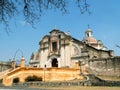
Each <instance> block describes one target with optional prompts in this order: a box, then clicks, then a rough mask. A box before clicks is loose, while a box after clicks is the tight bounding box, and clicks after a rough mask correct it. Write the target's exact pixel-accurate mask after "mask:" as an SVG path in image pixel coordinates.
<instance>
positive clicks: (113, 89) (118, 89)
mask: <svg viewBox="0 0 120 90" xmlns="http://www.w3.org/2000/svg"><path fill="white" fill-rule="evenodd" d="M32 88H33V87H32ZM34 88H42V89H48V90H120V87H106V86H105V87H103V86H101V87H100V86H98V87H93V86H91V87H88V86H86V87H85V86H66V87H64V86H63V87H62V86H60V87H34Z"/></svg>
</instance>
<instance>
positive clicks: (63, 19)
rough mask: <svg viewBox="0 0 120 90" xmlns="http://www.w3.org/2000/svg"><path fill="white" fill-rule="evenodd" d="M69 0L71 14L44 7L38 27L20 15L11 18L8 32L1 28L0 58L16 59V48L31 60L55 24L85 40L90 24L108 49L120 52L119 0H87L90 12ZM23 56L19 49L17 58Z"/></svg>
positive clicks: (95, 35)
mask: <svg viewBox="0 0 120 90" xmlns="http://www.w3.org/2000/svg"><path fill="white" fill-rule="evenodd" d="M70 1H71V4H70V5H69V6H68V10H69V14H65V15H63V14H62V13H61V12H60V11H54V10H48V11H45V12H44V14H43V15H42V17H41V19H40V21H39V22H38V23H36V24H35V29H34V28H32V27H31V26H30V25H29V24H26V23H25V22H24V19H23V18H21V17H19V16H18V17H16V21H15V22H12V21H11V22H12V23H11V24H10V28H11V33H10V34H9V35H7V34H6V32H5V31H4V29H3V28H1V30H0V60H1V61H8V60H9V59H13V57H14V55H15V52H16V51H17V50H18V49H20V50H22V52H23V54H24V57H25V59H26V62H29V59H30V56H31V53H32V52H34V53H36V52H37V50H38V49H39V41H40V40H41V39H42V37H43V36H44V35H46V34H49V32H50V31H51V30H52V29H54V28H55V27H56V28H57V29H60V30H62V31H64V32H67V31H70V33H71V35H72V36H73V37H75V38H77V39H78V40H82V39H83V38H84V36H85V33H84V32H85V31H86V29H87V27H88V24H89V25H90V28H91V29H92V30H93V32H94V37H95V38H96V39H99V40H102V41H103V43H104V45H105V46H106V47H107V48H108V49H111V50H114V51H115V55H120V48H117V47H116V46H115V45H116V44H118V45H120V39H119V35H120V9H119V8H120V6H119V3H120V0H88V3H89V4H90V11H91V12H92V13H91V15H89V14H88V13H85V14H82V15H81V14H80V12H79V9H78V8H77V7H75V5H73V4H72V1H73V0H70ZM15 23H16V24H15ZM20 57H21V53H20V52H18V53H17V55H16V59H20Z"/></svg>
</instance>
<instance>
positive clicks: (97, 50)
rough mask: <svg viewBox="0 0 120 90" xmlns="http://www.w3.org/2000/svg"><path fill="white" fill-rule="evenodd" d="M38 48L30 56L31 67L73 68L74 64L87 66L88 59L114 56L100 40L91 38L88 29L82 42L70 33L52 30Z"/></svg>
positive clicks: (90, 31)
mask: <svg viewBox="0 0 120 90" xmlns="http://www.w3.org/2000/svg"><path fill="white" fill-rule="evenodd" d="M39 45H40V48H39V49H38V52H37V53H36V54H32V56H31V60H30V62H29V63H30V66H31V67H41V68H44V67H46V68H52V67H56V68H75V67H76V63H78V62H81V63H82V64H84V65H87V64H88V60H89V59H95V58H96V59H99V58H107V57H112V56H114V53H113V51H112V50H108V49H107V48H106V47H105V46H104V45H103V43H102V41H101V40H97V39H95V38H94V37H93V31H92V30H91V29H90V28H88V29H87V30H86V32H85V37H84V39H83V40H81V41H80V40H77V39H76V38H74V37H72V36H71V35H70V33H65V32H63V31H61V30H58V29H53V30H52V31H51V32H50V34H49V35H45V36H44V37H43V38H42V40H41V41H40V42H39Z"/></svg>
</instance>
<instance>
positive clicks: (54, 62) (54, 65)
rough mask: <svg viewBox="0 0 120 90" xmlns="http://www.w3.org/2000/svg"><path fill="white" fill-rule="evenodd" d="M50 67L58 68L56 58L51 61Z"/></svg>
mask: <svg viewBox="0 0 120 90" xmlns="http://www.w3.org/2000/svg"><path fill="white" fill-rule="evenodd" d="M52 67H58V61H57V59H56V58H54V59H52Z"/></svg>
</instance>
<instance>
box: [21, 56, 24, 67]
mask: <svg viewBox="0 0 120 90" xmlns="http://www.w3.org/2000/svg"><path fill="white" fill-rule="evenodd" d="M21 67H25V59H24V57H22V58H21Z"/></svg>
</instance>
